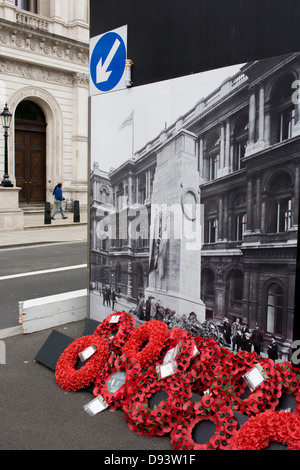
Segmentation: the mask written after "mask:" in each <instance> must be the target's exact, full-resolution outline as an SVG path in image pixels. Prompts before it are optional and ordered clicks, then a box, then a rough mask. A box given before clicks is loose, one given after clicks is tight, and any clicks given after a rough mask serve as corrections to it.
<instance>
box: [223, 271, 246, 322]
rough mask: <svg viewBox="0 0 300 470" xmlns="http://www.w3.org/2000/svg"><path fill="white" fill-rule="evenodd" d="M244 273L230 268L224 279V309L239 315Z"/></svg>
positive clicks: (240, 312)
mask: <svg viewBox="0 0 300 470" xmlns="http://www.w3.org/2000/svg"><path fill="white" fill-rule="evenodd" d="M243 287H244V274H243V272H242V271H240V270H239V269H232V270H231V271H230V272H229V274H228V276H227V279H226V310H227V311H230V310H231V311H232V314H235V315H238V316H240V315H241V314H242V306H243V304H242V301H243Z"/></svg>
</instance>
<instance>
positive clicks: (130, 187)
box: [128, 175, 133, 206]
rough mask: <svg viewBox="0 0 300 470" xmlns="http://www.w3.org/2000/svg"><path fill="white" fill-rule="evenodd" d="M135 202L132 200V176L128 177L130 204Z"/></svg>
mask: <svg viewBox="0 0 300 470" xmlns="http://www.w3.org/2000/svg"><path fill="white" fill-rule="evenodd" d="M132 203H133V200H132V176H131V175H129V177H128V205H129V206H131V205H132Z"/></svg>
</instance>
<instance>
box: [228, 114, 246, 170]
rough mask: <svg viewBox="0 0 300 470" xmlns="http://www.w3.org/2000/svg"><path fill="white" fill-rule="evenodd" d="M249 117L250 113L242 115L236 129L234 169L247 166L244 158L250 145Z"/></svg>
mask: <svg viewBox="0 0 300 470" xmlns="http://www.w3.org/2000/svg"><path fill="white" fill-rule="evenodd" d="M248 131H249V119H248V115H243V116H241V117H240V118H239V119H238V121H237V123H236V125H235V129H234V151H233V162H232V170H233V171H237V170H240V169H241V168H243V167H244V166H245V164H244V162H243V158H244V156H245V152H246V147H247V145H248Z"/></svg>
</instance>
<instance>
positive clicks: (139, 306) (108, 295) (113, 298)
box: [96, 285, 279, 361]
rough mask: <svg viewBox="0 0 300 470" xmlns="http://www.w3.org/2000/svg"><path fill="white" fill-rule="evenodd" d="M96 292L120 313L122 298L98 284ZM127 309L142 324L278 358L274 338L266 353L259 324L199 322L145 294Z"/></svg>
mask: <svg viewBox="0 0 300 470" xmlns="http://www.w3.org/2000/svg"><path fill="white" fill-rule="evenodd" d="M96 290H97V291H98V292H99V294H100V296H102V299H103V305H104V306H107V307H110V308H111V309H112V310H115V309H116V310H118V309H119V308H120V305H122V299H118V300H117V295H116V292H115V289H113V288H111V287H110V286H109V285H103V286H99V285H98V286H97V288H96ZM119 304H120V305H119ZM122 308H125V307H124V305H122ZM128 310H129V312H130V313H132V314H134V315H135V316H136V317H138V319H139V320H141V321H150V320H161V321H163V322H164V323H166V324H167V325H168V327H169V328H174V327H178V328H179V327H180V328H184V329H185V330H187V331H190V332H191V333H192V334H193V336H201V337H205V338H208V337H209V338H213V339H215V340H216V341H218V342H219V343H220V344H222V345H223V346H226V347H228V348H230V349H231V350H232V351H233V352H238V351H240V350H243V351H247V352H252V351H255V352H256V353H257V354H258V355H261V354H262V353H263V352H265V353H266V354H267V356H268V357H269V358H270V359H273V360H274V361H276V360H277V359H279V354H278V344H277V342H276V338H275V337H274V336H273V337H272V339H271V342H270V343H269V344H268V345H267V349H264V351H263V343H264V337H263V334H262V333H261V331H260V329H259V325H258V324H255V327H254V329H250V328H249V326H248V324H247V321H246V320H244V321H241V319H240V318H238V317H237V318H235V319H234V320H233V321H232V323H230V321H229V319H228V318H227V317H224V319H223V323H220V322H216V321H215V320H213V319H209V320H206V321H204V322H203V323H200V322H199V321H198V319H197V315H196V314H195V313H194V312H190V314H188V315H185V314H183V315H178V314H177V313H176V312H174V311H173V310H171V309H168V308H165V307H163V306H162V305H161V303H160V300H159V299H155V297H154V296H152V295H149V296H147V297H145V295H144V294H140V295H139V296H138V298H137V300H136V304H132V305H131V306H130V307H128Z"/></svg>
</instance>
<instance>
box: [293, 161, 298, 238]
mask: <svg viewBox="0 0 300 470" xmlns="http://www.w3.org/2000/svg"><path fill="white" fill-rule="evenodd" d="M299 193H300V162H299V161H298V162H297V166H296V174H295V191H294V194H295V195H294V204H293V220H292V223H293V227H294V228H295V229H296V230H297V229H298V225H299V220H298V219H299V202H300V201H299Z"/></svg>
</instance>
